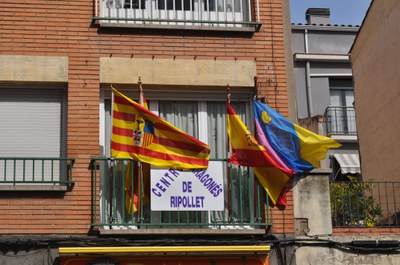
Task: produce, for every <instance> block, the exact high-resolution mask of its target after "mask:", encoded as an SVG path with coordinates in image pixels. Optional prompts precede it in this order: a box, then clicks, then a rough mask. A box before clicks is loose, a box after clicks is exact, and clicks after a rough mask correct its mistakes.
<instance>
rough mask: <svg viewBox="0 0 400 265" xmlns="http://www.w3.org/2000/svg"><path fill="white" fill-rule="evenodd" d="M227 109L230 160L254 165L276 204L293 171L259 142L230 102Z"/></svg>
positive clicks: (237, 163) (245, 164) (238, 163)
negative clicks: (230, 149) (230, 150)
mask: <svg viewBox="0 0 400 265" xmlns="http://www.w3.org/2000/svg"><path fill="white" fill-rule="evenodd" d="M227 110H228V112H227V114H228V115H227V130H228V136H229V140H230V144H231V146H232V155H231V157H230V158H229V161H230V162H231V163H233V164H236V165H241V166H250V167H253V168H254V172H255V174H256V176H257V178H258V180H259V181H260V183H261V185H263V187H264V188H265V189H266V191H267V192H268V194H269V195H270V198H271V200H272V202H273V203H274V204H275V203H276V202H277V199H278V197H279V195H280V193H281V190H282V188H283V186H284V185H285V183H286V182H287V181H288V180H289V176H291V175H292V174H293V171H292V170H291V169H290V168H289V167H288V166H286V164H285V163H283V161H282V160H281V159H280V158H279V156H277V155H276V153H274V152H270V151H269V150H267V149H266V148H264V147H263V146H262V145H259V144H258V142H257V141H256V139H254V137H253V135H252V134H251V133H250V131H249V130H248V129H247V127H246V125H245V124H244V123H243V121H242V120H241V119H240V117H239V116H238V115H237V114H236V112H235V111H234V110H233V108H232V107H231V105H230V104H229V103H227Z"/></svg>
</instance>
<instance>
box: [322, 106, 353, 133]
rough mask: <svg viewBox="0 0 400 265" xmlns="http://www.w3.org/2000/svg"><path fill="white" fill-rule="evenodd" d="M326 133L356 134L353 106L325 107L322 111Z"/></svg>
mask: <svg viewBox="0 0 400 265" xmlns="http://www.w3.org/2000/svg"><path fill="white" fill-rule="evenodd" d="M324 119H325V123H326V132H327V135H332V134H351V135H356V134H357V128H356V113H355V110H354V108H353V107H333V106H329V107H327V108H326V110H325V113H324Z"/></svg>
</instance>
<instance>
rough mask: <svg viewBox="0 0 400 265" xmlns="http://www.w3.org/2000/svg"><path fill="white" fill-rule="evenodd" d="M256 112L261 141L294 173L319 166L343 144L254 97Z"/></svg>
mask: <svg viewBox="0 0 400 265" xmlns="http://www.w3.org/2000/svg"><path fill="white" fill-rule="evenodd" d="M254 116H255V123H256V132H257V139H258V140H259V141H260V144H261V145H263V146H264V147H265V148H266V149H269V150H272V151H274V152H276V154H278V155H279V157H280V158H281V159H282V160H283V161H284V162H285V163H286V164H287V165H288V166H289V167H290V168H291V169H292V170H293V171H294V172H295V173H303V172H304V171H308V170H311V169H313V168H314V167H318V164H319V162H320V161H321V160H322V159H324V158H325V157H326V153H327V151H328V150H329V149H331V148H338V147H340V146H341V145H340V144H339V143H338V142H336V141H335V140H334V139H332V138H329V137H326V136H322V135H318V134H316V133H313V132H311V131H308V130H306V129H304V128H302V127H300V126H298V125H296V124H294V123H292V122H291V121H289V120H288V119H286V118H285V117H283V116H282V115H280V114H279V113H278V112H277V111H275V110H273V109H272V108H270V107H268V106H267V105H266V104H264V103H261V102H258V101H254Z"/></svg>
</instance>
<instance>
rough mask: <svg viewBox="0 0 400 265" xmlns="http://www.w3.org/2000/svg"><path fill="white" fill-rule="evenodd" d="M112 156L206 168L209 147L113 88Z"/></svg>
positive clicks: (178, 166) (160, 164) (153, 162)
mask: <svg viewBox="0 0 400 265" xmlns="http://www.w3.org/2000/svg"><path fill="white" fill-rule="evenodd" d="M111 156H112V157H114V158H129V159H133V160H136V161H140V162H144V163H149V164H152V165H155V166H159V167H165V168H177V169H194V168H207V167H208V160H209V157H210V147H209V146H208V145H206V144H205V143H203V142H201V141H199V140H197V139H196V138H194V137H192V136H190V135H189V134H187V133H185V132H183V131H182V130H180V129H178V128H176V127H174V126H173V125H172V124H170V123H169V122H167V121H165V120H163V119H162V118H160V117H159V116H157V115H155V114H154V113H152V112H151V111H149V110H147V109H146V108H145V107H143V106H141V105H140V104H138V103H136V102H135V101H133V100H131V99H130V98H128V97H126V96H125V95H123V94H122V93H120V92H119V91H117V90H116V89H114V88H113V128H112V136H111Z"/></svg>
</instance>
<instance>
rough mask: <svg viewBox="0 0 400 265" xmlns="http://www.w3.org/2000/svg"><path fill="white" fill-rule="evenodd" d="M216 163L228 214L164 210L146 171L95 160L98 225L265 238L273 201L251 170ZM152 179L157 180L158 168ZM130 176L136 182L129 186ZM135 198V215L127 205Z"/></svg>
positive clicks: (123, 163)
mask: <svg viewBox="0 0 400 265" xmlns="http://www.w3.org/2000/svg"><path fill="white" fill-rule="evenodd" d="M212 161H213V163H214V164H217V165H219V166H220V168H221V172H223V173H222V175H223V176H221V179H223V184H221V187H223V188H222V190H223V191H222V190H221V191H222V193H221V195H223V196H221V199H222V204H221V205H222V210H194V209H192V210H187V209H188V208H186V210H181V209H178V208H177V209H174V210H160V206H159V205H155V204H156V203H154V201H153V204H152V203H151V200H153V199H152V198H154V197H151V196H153V194H151V195H150V192H152V193H153V192H156V191H155V190H154V187H157V184H156V185H154V183H151V184H149V181H148V180H146V177H145V173H144V171H145V170H143V168H142V170H141V171H135V170H131V168H130V167H129V163H128V162H129V160H126V159H110V158H94V159H92V160H91V164H90V165H91V170H92V176H93V186H92V191H93V201H92V206H93V209H92V210H93V218H92V220H93V222H92V226H93V227H97V228H99V230H100V232H101V233H104V234H115V233H158V234H162V233H171V231H172V230H171V229H173V231H174V234H179V233H183V234H190V233H192V234H201V233H214V234H231V233H242V234H264V233H265V229H267V228H269V227H270V226H271V224H270V220H269V216H270V212H269V201H268V196H267V194H266V192H265V190H264V188H263V187H262V186H261V184H260V183H259V182H258V181H257V180H256V179H255V178H253V177H252V174H251V173H250V172H249V170H248V168H242V167H237V166H233V165H231V164H229V163H228V162H227V161H226V160H212ZM210 162H211V161H210ZM135 163H136V162H135ZM189 172H190V173H191V172H194V171H189ZM150 175H151V178H150V179H152V180H151V181H154V179H155V169H154V168H152V169H151V170H150ZM127 177H128V179H131V180H132V181H130V182H128V183H127V182H126V180H127ZM218 183H219V182H218ZM162 185H165V187H168V185H169V184H168V183H165V182H164V183H163V184H162ZM128 190H129V191H128ZM160 190H162V189H160ZM127 191H128V192H127ZM132 191H135V192H132ZM208 191H211V189H210V188H208ZM206 193H207V191H206ZM178 195H183V193H178ZM133 197H135V200H136V201H135V206H136V207H137V208H136V209H135V210H134V211H132V208H130V209H131V210H129V206H127V201H128V202H129V200H130V199H129V198H133ZM168 201H169V200H168ZM168 203H169V202H168ZM153 209H155V210H153Z"/></svg>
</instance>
